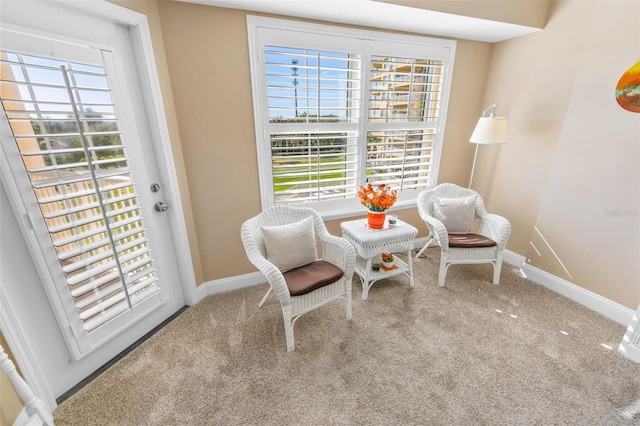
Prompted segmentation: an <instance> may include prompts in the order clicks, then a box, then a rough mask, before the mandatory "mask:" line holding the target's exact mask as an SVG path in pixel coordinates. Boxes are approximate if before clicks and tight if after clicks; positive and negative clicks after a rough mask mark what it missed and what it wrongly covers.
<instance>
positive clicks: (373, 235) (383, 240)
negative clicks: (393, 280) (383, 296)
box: [340, 219, 418, 300]
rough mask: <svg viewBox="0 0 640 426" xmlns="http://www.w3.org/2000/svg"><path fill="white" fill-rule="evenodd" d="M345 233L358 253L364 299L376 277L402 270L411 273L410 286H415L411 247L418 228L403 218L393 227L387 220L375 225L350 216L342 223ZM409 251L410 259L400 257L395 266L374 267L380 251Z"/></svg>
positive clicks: (356, 269) (357, 268)
mask: <svg viewBox="0 0 640 426" xmlns="http://www.w3.org/2000/svg"><path fill="white" fill-rule="evenodd" d="M340 228H342V236H343V237H344V238H345V239H347V240H348V241H349V242H351V244H353V247H354V248H355V249H356V253H357V254H358V256H357V258H356V266H355V272H356V274H357V275H358V276H359V277H360V281H361V282H362V300H367V298H368V297H369V289H370V288H371V287H372V286H373V284H374V283H375V282H376V281H379V280H382V279H384V278H389V277H392V276H395V275H399V274H405V275H406V276H407V277H409V287H413V264H412V262H411V257H412V256H411V250H413V240H414V239H415V237H416V235H418V230H417V229H416V228H415V227H413V226H411V225H409V224H408V223H406V222H402V221H401V220H398V221H397V225H396V226H395V227H393V228H390V227H389V225H388V223H387V222H385V225H384V228H383V229H372V228H369V227H368V226H367V219H359V220H350V221H347V222H342V223H341V224H340ZM398 251H406V253H407V263H405V262H403V261H402V260H400V259H398V258H397V257H396V258H395V260H394V262H393V263H394V264H396V266H397V267H396V268H395V269H392V270H389V271H385V270H383V269H382V268H380V270H379V271H374V270H373V269H372V267H371V265H372V264H373V263H374V262H378V263H382V260H381V258H380V254H381V253H389V252H398Z"/></svg>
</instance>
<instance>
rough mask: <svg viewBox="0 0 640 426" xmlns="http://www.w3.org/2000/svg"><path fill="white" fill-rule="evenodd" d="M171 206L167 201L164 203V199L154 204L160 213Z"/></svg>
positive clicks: (154, 207)
mask: <svg viewBox="0 0 640 426" xmlns="http://www.w3.org/2000/svg"><path fill="white" fill-rule="evenodd" d="M168 208H169V206H167V205H166V204H165V203H163V202H162V201H158V202H157V203H155V204H154V205H153V209H154V210H155V211H157V212H158V213H162V212H166V211H167V209H168Z"/></svg>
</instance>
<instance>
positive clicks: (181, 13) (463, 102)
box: [159, 2, 491, 280]
mask: <svg viewBox="0 0 640 426" xmlns="http://www.w3.org/2000/svg"><path fill="white" fill-rule="evenodd" d="M159 8H160V16H161V19H162V30H163V37H164V43H165V49H166V55H167V60H168V65H169V72H170V75H171V82H172V87H173V96H174V99H175V106H176V113H177V116H178V122H179V125H180V137H181V141H182V150H183V153H184V160H185V165H186V171H187V176H188V180H189V188H190V190H191V201H192V205H193V212H194V218H195V223H196V229H197V233H198V239H199V247H200V254H201V256H202V264H203V271H204V278H205V280H215V279H220V278H226V277H230V276H234V275H239V274H245V273H249V272H253V271H255V268H254V267H253V266H251V265H250V263H249V262H248V261H247V259H246V256H245V255H244V250H243V248H242V243H241V241H240V226H241V225H242V223H243V222H244V221H245V220H246V219H248V218H250V217H251V216H254V215H255V214H257V213H259V212H260V210H261V206H260V193H259V181H258V166H257V153H256V142H255V132H254V122H253V108H252V97H251V79H250V69H249V53H248V44H247V29H246V12H244V11H240V10H233V9H223V8H215V7H207V6H201V5H194V4H184V3H176V2H161V3H160V7H159ZM490 51H491V45H489V44H487V43H479V42H468V41H462V42H460V43H459V44H458V46H457V54H456V57H457V58H456V61H457V62H456V64H455V67H454V83H453V87H455V89H454V90H453V91H452V97H451V100H450V104H449V113H448V114H449V115H448V125H447V130H446V134H447V140H446V141H445V147H444V151H443V160H442V166H441V168H440V170H441V172H440V177H441V178H440V181H443V179H444V180H446V181H454V182H459V183H461V184H462V183H464V182H465V181H466V180H467V179H468V173H469V166H468V165H469V162H470V159H471V156H472V147H471V146H470V144H469V143H468V142H466V140H468V135H469V134H470V133H471V131H472V130H473V125H474V122H475V120H476V118H477V116H478V114H479V112H478V111H480V107H481V103H480V100H481V96H482V87H483V85H484V80H485V77H486V67H487V66H488V59H489V55H490ZM399 216H400V218H401V219H404V220H407V221H409V222H411V223H413V224H414V225H415V226H417V227H419V229H420V232H421V234H420V235H422V236H424V235H425V234H426V226H425V225H424V223H423V222H422V221H421V220H420V219H419V217H418V215H417V212H416V211H413V210H408V211H401V212H399ZM342 220H345V219H341V220H334V221H330V222H329V223H328V224H327V225H328V228H329V230H330V231H331V232H332V233H334V234H338V235H339V234H340V228H339V223H340V221H342Z"/></svg>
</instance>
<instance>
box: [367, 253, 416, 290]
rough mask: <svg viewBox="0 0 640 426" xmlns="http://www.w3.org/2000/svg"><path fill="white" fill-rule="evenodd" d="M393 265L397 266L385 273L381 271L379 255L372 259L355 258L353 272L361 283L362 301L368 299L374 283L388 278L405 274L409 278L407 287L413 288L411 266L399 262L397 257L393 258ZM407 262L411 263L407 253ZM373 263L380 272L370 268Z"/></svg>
mask: <svg viewBox="0 0 640 426" xmlns="http://www.w3.org/2000/svg"><path fill="white" fill-rule="evenodd" d="M394 258H395V259H394V261H393V263H394V265H395V266H397V267H396V268H394V269H391V270H388V271H385V270H384V269H382V258H381V257H380V255H377V256H374V257H373V258H369V259H365V258H363V257H361V256H356V265H355V272H356V274H357V275H358V277H359V278H360V282H361V283H362V300H367V298H368V297H369V289H370V288H371V287H372V286H373V284H375V283H376V281H380V280H383V279H385V278H390V277H393V276H396V275H400V274H405V275H406V276H407V277H408V278H409V287H413V270H412V267H411V265H409V264H407V263H406V262H404V261H402V260H400V259H399V258H398V257H397V256H394ZM408 261H409V262H411V254H410V253H409V257H408ZM374 263H379V264H380V265H381V266H380V270H379V271H374V270H373V269H372V267H371V265H373V264H374Z"/></svg>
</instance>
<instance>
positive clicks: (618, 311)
mask: <svg viewBox="0 0 640 426" xmlns="http://www.w3.org/2000/svg"><path fill="white" fill-rule="evenodd" d="M520 270H521V271H522V273H523V275H524V276H525V277H526V278H528V279H530V280H531V281H533V282H534V283H536V284H540V285H541V286H543V287H546V288H548V289H549V290H553V291H555V292H556V293H559V294H561V295H563V296H565V297H567V298H569V299H571V300H573V301H574V302H577V303H579V304H581V305H583V306H586V307H587V308H589V309H591V310H592V311H595V312H597V313H599V314H600V315H603V316H605V317H607V318H609V319H610V320H612V321H615V322H617V323H618V324H621V325H624V326H628V325H629V324H630V323H631V320H632V318H633V314H634V312H633V311H632V310H631V309H629V308H627V307H626V306H622V305H620V304H619V303H616V302H614V301H612V300H609V299H607V298H606V297H603V296H600V295H599V294H596V293H594V292H592V291H589V290H587V289H584V288H582V287H580V286H577V285H575V284H573V283H570V282H569V281H566V280H563V279H562V278H558V277H556V276H555V275H551V274H549V273H548V272H545V271H543V270H542V269H538V268H536V267H535V266H531V265H529V264H527V263H525V264H523V265H522V267H521V268H520Z"/></svg>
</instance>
